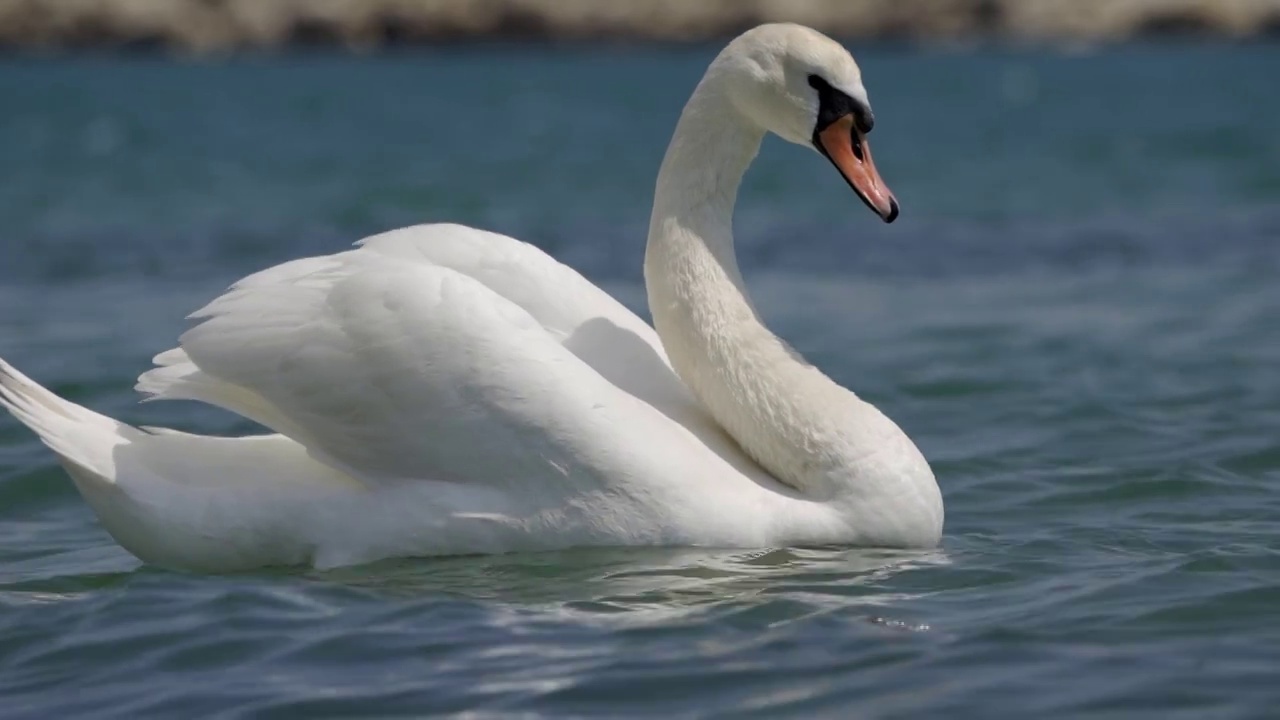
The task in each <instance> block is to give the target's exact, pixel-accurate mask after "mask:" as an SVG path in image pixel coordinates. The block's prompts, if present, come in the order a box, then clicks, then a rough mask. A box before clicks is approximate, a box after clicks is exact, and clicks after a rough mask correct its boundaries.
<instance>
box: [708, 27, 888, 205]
mask: <svg viewBox="0 0 1280 720" xmlns="http://www.w3.org/2000/svg"><path fill="white" fill-rule="evenodd" d="M712 67H713V69H714V72H715V74H716V75H717V76H718V80H719V81H720V82H721V83H722V84H723V86H724V87H725V88H726V90H727V92H728V93H729V97H730V99H731V100H732V102H733V104H734V105H735V106H736V107H737V108H738V110H739V111H741V112H742V113H743V114H744V115H745V116H746V117H747V118H748V119H750V120H751V121H753V122H755V123H756V124H758V125H759V126H760V127H762V128H763V129H764V130H766V131H769V132H772V133H774V134H776V135H778V136H779V137H782V138H783V139H785V140H788V141H790V142H793V143H797V144H801V145H811V146H813V147H814V148H815V149H817V151H818V152H820V153H822V154H823V156H825V157H826V158H827V159H828V160H830V161H831V163H832V164H833V165H835V167H836V169H837V170H839V171H840V174H841V175H843V176H844V179H845V180H847V181H848V183H849V185H850V186H851V187H853V189H854V191H855V192H856V193H857V194H858V197H860V198H862V201H863V202H865V203H866V204H867V206H868V207H870V208H871V209H872V210H874V211H875V212H876V214H877V215H879V216H880V217H881V218H882V219H883V220H884V221H885V222H893V220H894V218H896V217H898V201H897V200H896V199H894V197H893V193H892V192H890V191H889V188H888V186H886V185H885V184H884V180H882V179H881V178H880V173H879V172H878V171H877V170H876V166H875V163H874V162H872V160H871V147H870V146H869V145H868V144H867V133H869V132H871V127H872V125H874V123H875V119H874V117H873V116H872V114H871V104H870V103H869V102H868V101H867V91H866V88H864V87H863V86H862V72H861V71H860V70H859V69H858V64H857V63H856V62H854V60H853V56H852V55H850V54H849V51H848V50H845V49H844V47H843V46H842V45H840V43H838V42H836V41H834V40H832V39H831V38H829V37H827V36H826V35H823V34H822V33H820V32H818V31H817V30H813V29H810V28H807V27H803V26H801V25H792V24H785V23H782V24H771V25H761V26H759V27H756V28H753V29H751V30H748V31H747V32H745V33H743V34H742V35H740V36H738V37H737V38H735V39H734V40H733V42H731V43H729V45H728V46H727V47H726V48H725V49H724V51H723V52H721V53H720V56H719V57H718V58H717V59H716V62H715V63H714V64H713V66H712Z"/></svg>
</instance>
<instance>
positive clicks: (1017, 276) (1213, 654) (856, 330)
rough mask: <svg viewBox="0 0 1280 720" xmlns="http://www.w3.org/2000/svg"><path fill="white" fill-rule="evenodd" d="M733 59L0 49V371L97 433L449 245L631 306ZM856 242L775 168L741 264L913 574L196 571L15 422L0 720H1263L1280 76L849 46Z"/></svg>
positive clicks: (1279, 611) (744, 564) (736, 569)
mask: <svg viewBox="0 0 1280 720" xmlns="http://www.w3.org/2000/svg"><path fill="white" fill-rule="evenodd" d="M715 50H716V48H714V47H710V46H707V47H697V48H680V49H675V48H643V47H636V48H629V49H621V50H618V49H608V48H604V47H588V48H573V49H559V50H556V49H532V48H523V47H503V46H489V47H477V48H470V49H453V50H448V51H445V50H441V51H432V52H418V53H411V54H410V53H406V54H398V55H386V56H374V57H363V58H353V57H339V56H330V55H315V56H305V55H301V56H299V55H282V56H260V57H251V58H241V59H236V60H228V61H221V62H210V63H204V64H198V63H187V62H179V61H164V60H159V59H139V58H134V59H128V58H105V57H103V58H93V57H86V58H76V59H21V58H10V59H7V60H3V61H0V98H4V102H3V108H2V109H0V355H3V356H4V357H5V358H7V359H8V360H10V361H11V362H13V363H14V364H16V365H17V366H18V367H20V368H22V369H23V370H24V371H26V372H28V373H29V374H31V375H32V376H33V377H34V378H36V379H37V380H39V381H40V382H43V383H45V384H47V385H49V386H50V387H52V388H53V389H55V390H56V391H58V392H59V393H62V394H64V395H66V396H68V397H71V398H73V399H75V400H76V401H78V402H81V403H83V404H85V405H88V406H89V407H92V408H94V409H96V410H99V411H101V412H106V413H109V414H112V415H114V416H116V417H119V418H121V419H124V420H127V421H130V422H134V423H143V424H159V425H172V426H177V427H180V428H183V429H187V430H193V431H201V432H214V433H235V432H245V431H251V430H253V428H252V427H251V426H249V425H248V424H247V423H245V422H244V421H241V420H238V419H237V418H234V417H231V416H228V415H225V414H223V413H220V412H218V411H215V410H212V409H209V408H203V407H200V406H188V405H186V404H180V403H171V404H166V403H156V404H150V405H146V406H140V405H138V404H136V399H137V398H136V396H135V395H134V394H133V392H132V390H131V386H132V383H133V380H134V378H135V377H136V376H137V375H138V374H139V373H140V372H142V371H143V370H145V369H146V368H147V367H148V363H149V359H150V357H151V356H152V355H153V354H155V353H156V352H158V351H161V350H164V349H166V348H168V347H171V346H172V344H173V341H174V339H175V338H176V336H177V334H178V333H179V332H180V331H181V329H182V328H183V327H184V324H183V317H184V315H186V313H188V312H190V311H192V310H194V309H196V308H197V307H199V306H200V305H202V304H203V303H204V302H205V301H207V300H208V299H210V298H211V297H212V296H213V295H214V294H216V293H217V292H218V291H220V290H221V289H222V288H224V287H225V286H226V285H227V284H228V283H230V282H232V281H233V280H235V279H236V278H237V277H239V276H241V275H243V274H245V273H248V272H251V271H253V270H255V269H258V268H261V267H263V266H266V265H268V264H271V263H274V262H278V261H281V260H285V259H288V258H292V257H297V256H301V255H306V254H318V253H328V252H333V251H336V250H339V249H341V248H343V247H344V246H345V245H347V244H348V243H350V242H351V241H354V240H356V239H358V238H359V237H361V236H363V235H366V234H370V233H373V232H376V231H379V230H383V229H387V228H390V227H396V226H400V225H405V224H410V223H415V222H422V221H435V220H453V221H460V222H465V223H470V224H474V225H478V226H481V227H486V228H490V229H495V230H499V231H503V232H507V233H510V234H513V235H516V236H518V237H521V238H524V239H527V240H530V241H532V242H535V243H537V244H539V245H540V246H542V247H544V248H546V249H547V250H548V251H550V252H551V253H553V254H554V255H555V256H556V257H558V258H559V259H561V260H562V261H564V262H567V263H569V264H572V265H574V266H575V267H577V268H579V269H580V270H582V271H583V272H584V274H586V275H587V276H588V277H589V278H591V279H592V280H594V281H596V282H598V283H600V284H602V285H603V286H605V287H606V288H607V289H609V290H610V291H611V292H614V293H616V294H617V295H618V296H619V297H620V298H622V299H623V300H624V301H625V302H627V303H628V304H630V305H632V306H633V307H635V308H636V309H637V310H638V311H641V312H643V311H644V309H645V308H644V303H643V298H644V294H643V288H642V286H641V284H640V283H641V275H640V263H641V257H642V254H643V239H644V234H645V223H646V222H647V218H648V208H649V200H650V193H651V191H652V184H653V179H654V177H655V174H656V171H657V166H658V162H659V160H660V157H661V152H662V150H663V148H664V147H665V143H666V141H667V139H668V137H669V133H670V132H671V129H672V127H673V124H674V120H675V117H676V115H677V114H678V112H679V109H680V107H681V105H682V103H683V102H684V100H685V98H686V97H687V94H688V92H689V90H690V89H691V88H692V86H693V84H694V83H695V82H696V81H697V78H698V77H699V75H700V73H701V72H702V69H703V68H704V67H705V64H706V63H707V62H708V61H709V60H710V58H711V57H712V56H713V55H714V53H715ZM858 54H859V57H860V59H861V61H862V65H863V68H864V72H865V75H866V79H867V84H868V86H869V88H870V91H871V97H872V102H873V105H874V107H875V110H876V115H877V120H878V122H877V127H876V131H875V133H874V134H873V135H872V138H871V139H872V144H873V146H874V149H875V153H876V158H877V163H878V165H879V166H880V169H881V172H882V173H883V175H884V176H885V178H886V180H887V181H888V183H889V184H890V186H891V187H892V188H893V189H894V190H895V192H896V193H897V196H898V199H899V200H900V201H901V202H902V205H903V215H902V218H901V219H900V220H899V221H898V222H897V223H895V224H893V225H891V226H885V225H882V224H879V223H878V222H877V221H876V220H875V218H874V217H873V216H871V214H870V213H868V212H867V211H866V209H865V208H863V207H862V205H861V203H859V202H858V201H857V200H856V199H855V198H853V197H852V196H851V195H850V194H849V192H848V189H847V187H845V186H844V183H843V182H842V181H840V180H839V178H838V177H836V176H835V175H834V173H833V172H832V171H831V169H830V168H829V167H828V166H827V164H826V163H825V162H824V161H822V160H821V158H819V157H818V156H817V155H816V154H815V153H812V152H807V151H804V150H801V149H798V148H794V147H790V146H786V145H785V144H783V143H781V142H779V141H776V140H775V141H772V142H768V143H766V146H765V148H764V151H763V152H762V154H761V157H760V159H759V161H758V162H757V164H756V166H755V167H754V169H753V170H752V172H751V174H750V175H749V177H748V179H747V182H746V184H745V186H744V188H743V195H742V198H741V202H740V210H739V214H738V221H737V234H738V244H739V249H740V254H741V258H742V265H743V268H744V271H745V273H746V275H747V280H748V283H749V284H750V285H751V288H752V291H753V293H754V294H755V297H756V301H757V304H758V305H759V306H760V308H761V310H762V312H763V313H764V314H765V315H766V317H767V319H768V321H769V322H770V324H771V326H772V327H773V328H774V329H775V330H777V331H778V332H779V333H780V334H781V335H783V336H784V337H785V338H786V339H787V340H789V341H790V342H791V343H792V344H793V345H795V346H796V347H797V348H798V349H799V350H801V352H803V353H805V354H806V355H807V356H808V357H809V358H810V359H811V360H813V361H814V362H816V363H817V364H818V365H820V366H821V367H822V368H824V369H825V370H826V371H827V372H828V373H829V374H831V375H832V376H833V377H835V378H836V379H837V380H839V381H840V382H842V383H844V384H846V385H847V386H849V387H851V388H853V389H855V390H856V391H857V392H859V393H860V394H862V395H863V396H864V397H867V398H868V399H870V400H872V401H873V402H875V403H877V404H878V405H879V406H880V407H881V408H882V409H884V410H885V411H886V412H887V413H888V414H889V415H890V416H891V417H893V418H894V419H895V420H897V421H898V422H899V423H900V424H901V425H902V426H903V427H904V428H905V429H906V430H907V432H908V433H909V434H910V435H911V436H912V437H913V438H914V439H915V440H916V442H917V443H918V444H919V445H920V447H921V448H922V450H923V451H924V452H925V454H926V455H927V456H928V457H929V459H930V461H931V462H932V464H933V466H934V469H935V471H936V473H937V475H938V478H939V482H940V484H941V487H942V490H943V493H944V495H945V498H946V503H947V528H946V537H945V539H944V542H943V545H942V547H941V548H939V549H938V550H937V551H935V552H929V553H894V552H886V551H868V550H857V549H849V548H817V549H813V548H811V549H794V548H762V549H759V550H756V551H741V550H735V551H717V550H705V549H697V550H694V549H678V548H674V549H622V550H593V551H574V552H564V553H553V554H530V555H508V556H499V557H464V558H446V559H434V560H404V561H396V562H388V563H382V564H378V565H375V566H371V567H362V568H349V569H344V570H341V571H334V572H327V573H321V572H315V571H306V570H298V571H283V570H282V571H272V572H263V573H251V574H243V575H234V576H214V577H209V576H198V575H187V574H180V573H173V572H167V571H163V570H158V569H154V568H148V567H143V566H141V565H140V564H139V563H138V562H137V561H136V560H135V559H133V558H132V557H131V556H129V555H128V554H127V553H125V552H124V551H123V550H121V549H120V548H119V547H118V546H116V545H115V544H114V543H113V542H112V541H111V539H110V538H109V537H108V536H107V535H106V533H105V532H104V531H103V530H102V529H101V527H100V526H99V525H98V524H97V522H96V520H95V519H94V517H93V515H92V513H91V512H90V511H89V510H88V509H87V507H86V506H85V505H84V503H83V502H82V501H81V500H80V499H79V497H78V496H77V494H76V492H75V490H74V488H73V487H72V485H71V483H70V482H69V481H68V479H67V478H66V476H65V475H64V474H63V473H62V471H61V470H60V469H59V468H58V467H57V466H56V465H55V464H54V463H53V461H52V458H51V455H50V454H49V453H48V452H47V451H46V450H45V449H44V448H43V446H41V445H40V444H39V443H38V442H37V441H36V440H35V439H34V436H33V435H32V434H31V433H30V432H28V431H27V430H26V429H25V428H23V427H21V426H20V425H19V424H18V423H17V422H15V421H13V420H11V419H10V418H8V417H3V418H0V717H5V718H9V717H15V718H17V717H32V718H45V717H72V716H94V717H128V718H133V717H141V716H168V717H195V716H206V715H216V716H218V717H322V716H360V717H370V716H387V715H393V714H400V715H410V716H425V715H433V714H450V713H463V712H471V713H472V716H473V717H495V716H520V717H527V716H548V717H572V716H587V715H596V716H609V717H619V716H653V715H661V716H665V717H744V716H755V717H801V718H811V717H833V718H846V717H866V718H895V717H934V716H943V717H953V718H969V717H972V718H986V717H994V716H1004V715H1005V714H1006V713H1007V714H1011V715H1013V716H1017V717H1037V718H1048V717H1082V716H1088V717H1116V718H1120V717H1123V718H1141V717H1150V718H1177V717H1186V718H1203V717H1213V718H1246V717H1247V718H1262V717H1267V716H1269V715H1270V714H1271V713H1273V712H1274V708H1275V707H1277V706H1280V690H1276V689H1275V688H1276V685H1275V680H1276V678H1277V677H1278V676H1280V372H1277V368H1280V286H1278V285H1277V283H1276V278H1277V276H1278V273H1280V133H1278V132H1277V131H1276V128H1277V125H1276V118H1277V117H1280V94H1278V93H1276V91H1275V77H1276V75H1277V71H1280V48H1278V47H1273V46H1240V47H1225V46H1178V45H1163V46H1133V47H1121V48H1114V49H1108V50H1104V51H1099V52H1094V53H1087V54H1086V53H1072V54H1061V53H1053V52H1047V51H1030V50H1026V51H1013V50H1007V51H997V50H967V51H952V52H944V51H939V50H933V51H929V50H905V49H894V48H885V47H871V48H866V49H864V50H863V51H861V52H859V53H858Z"/></svg>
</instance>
